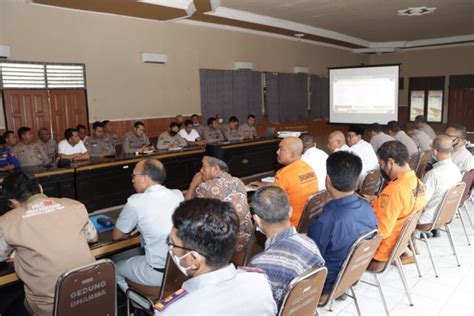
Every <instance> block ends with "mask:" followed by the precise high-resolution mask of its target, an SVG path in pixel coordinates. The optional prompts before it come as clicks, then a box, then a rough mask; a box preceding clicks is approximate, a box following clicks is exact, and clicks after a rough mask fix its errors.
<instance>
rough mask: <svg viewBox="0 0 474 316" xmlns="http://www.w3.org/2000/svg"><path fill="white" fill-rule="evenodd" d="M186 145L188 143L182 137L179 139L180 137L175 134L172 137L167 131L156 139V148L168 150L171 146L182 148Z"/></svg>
mask: <svg viewBox="0 0 474 316" xmlns="http://www.w3.org/2000/svg"><path fill="white" fill-rule="evenodd" d="M187 144H188V143H187V142H186V140H185V139H184V138H183V137H181V135H179V134H176V135H174V136H171V135H170V132H169V131H165V132H163V133H161V134H160V136H159V137H158V144H157V145H156V148H157V149H168V148H170V147H172V146H180V147H184V146H186V145H187Z"/></svg>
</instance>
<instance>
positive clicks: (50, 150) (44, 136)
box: [36, 127, 58, 162]
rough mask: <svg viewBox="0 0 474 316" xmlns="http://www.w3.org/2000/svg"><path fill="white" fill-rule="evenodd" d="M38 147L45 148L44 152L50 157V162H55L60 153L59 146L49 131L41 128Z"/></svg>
mask: <svg viewBox="0 0 474 316" xmlns="http://www.w3.org/2000/svg"><path fill="white" fill-rule="evenodd" d="M36 142H37V143H38V145H40V146H42V147H43V151H44V152H45V153H46V155H47V156H48V159H49V162H53V161H54V159H55V158H56V154H57V153H58V144H57V143H56V141H55V140H54V139H52V138H51V134H50V133H49V131H48V129H46V128H44V127H41V128H39V129H38V140H37V141H36Z"/></svg>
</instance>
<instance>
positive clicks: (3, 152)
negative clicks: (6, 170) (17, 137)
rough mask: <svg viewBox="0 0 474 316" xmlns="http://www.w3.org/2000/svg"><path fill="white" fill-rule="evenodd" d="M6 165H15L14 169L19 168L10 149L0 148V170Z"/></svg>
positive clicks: (18, 163)
mask: <svg viewBox="0 0 474 316" xmlns="http://www.w3.org/2000/svg"><path fill="white" fill-rule="evenodd" d="M8 165H15V168H16V169H19V168H20V162H19V161H18V159H17V158H16V157H15V154H14V153H13V152H12V151H11V150H10V148H7V147H5V148H0V168H3V167H5V166H8Z"/></svg>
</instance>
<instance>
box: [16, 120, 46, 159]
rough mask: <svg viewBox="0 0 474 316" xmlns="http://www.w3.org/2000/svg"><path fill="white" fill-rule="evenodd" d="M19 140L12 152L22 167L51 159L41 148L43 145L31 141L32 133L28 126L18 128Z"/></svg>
mask: <svg viewBox="0 0 474 316" xmlns="http://www.w3.org/2000/svg"><path fill="white" fill-rule="evenodd" d="M18 137H19V138H20V142H19V143H18V144H16V146H15V147H14V148H13V152H14V153H15V155H16V157H17V158H18V160H19V161H20V164H21V166H22V167H29V166H38V165H45V164H48V163H50V162H51V161H50V160H49V159H48V156H47V155H46V153H45V152H44V150H43V146H40V145H38V143H35V142H33V133H32V132H31V128H29V127H20V128H19V129H18Z"/></svg>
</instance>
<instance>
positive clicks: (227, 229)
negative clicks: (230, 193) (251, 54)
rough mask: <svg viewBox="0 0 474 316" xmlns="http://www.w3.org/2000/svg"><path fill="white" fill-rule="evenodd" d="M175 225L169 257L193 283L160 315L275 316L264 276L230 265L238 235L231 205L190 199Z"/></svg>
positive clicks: (162, 306) (161, 306) (163, 304)
mask: <svg viewBox="0 0 474 316" xmlns="http://www.w3.org/2000/svg"><path fill="white" fill-rule="evenodd" d="M172 219H173V228H172V230H171V234H170V235H169V237H168V250H169V255H170V256H171V258H172V260H173V261H174V263H175V264H176V266H177V267H178V269H179V270H180V271H181V272H182V273H183V274H185V275H186V276H188V277H190V279H189V280H187V281H186V282H184V283H183V285H182V288H181V289H179V290H178V291H176V292H175V293H173V294H171V296H169V297H166V298H164V299H162V300H160V301H159V302H158V303H157V304H156V305H155V309H156V310H155V315H190V314H192V315H230V314H232V315H263V316H265V315H268V316H270V315H276V312H277V307H276V304H275V301H274V300H273V297H272V291H271V288H270V285H269V283H268V280H267V278H266V277H265V275H264V274H263V270H260V269H258V268H239V269H236V268H235V266H234V265H233V264H232V263H230V264H229V261H230V258H231V256H232V254H233V252H234V249H235V246H236V244H237V239H238V232H239V218H238V216H237V213H236V212H235V210H234V208H233V207H232V205H231V204H230V203H227V202H223V201H219V200H216V199H206V198H204V199H191V200H188V201H185V202H182V203H181V204H180V206H178V208H177V209H176V210H175V211H174V213H173V218H172ZM196 236H199V238H196Z"/></svg>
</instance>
